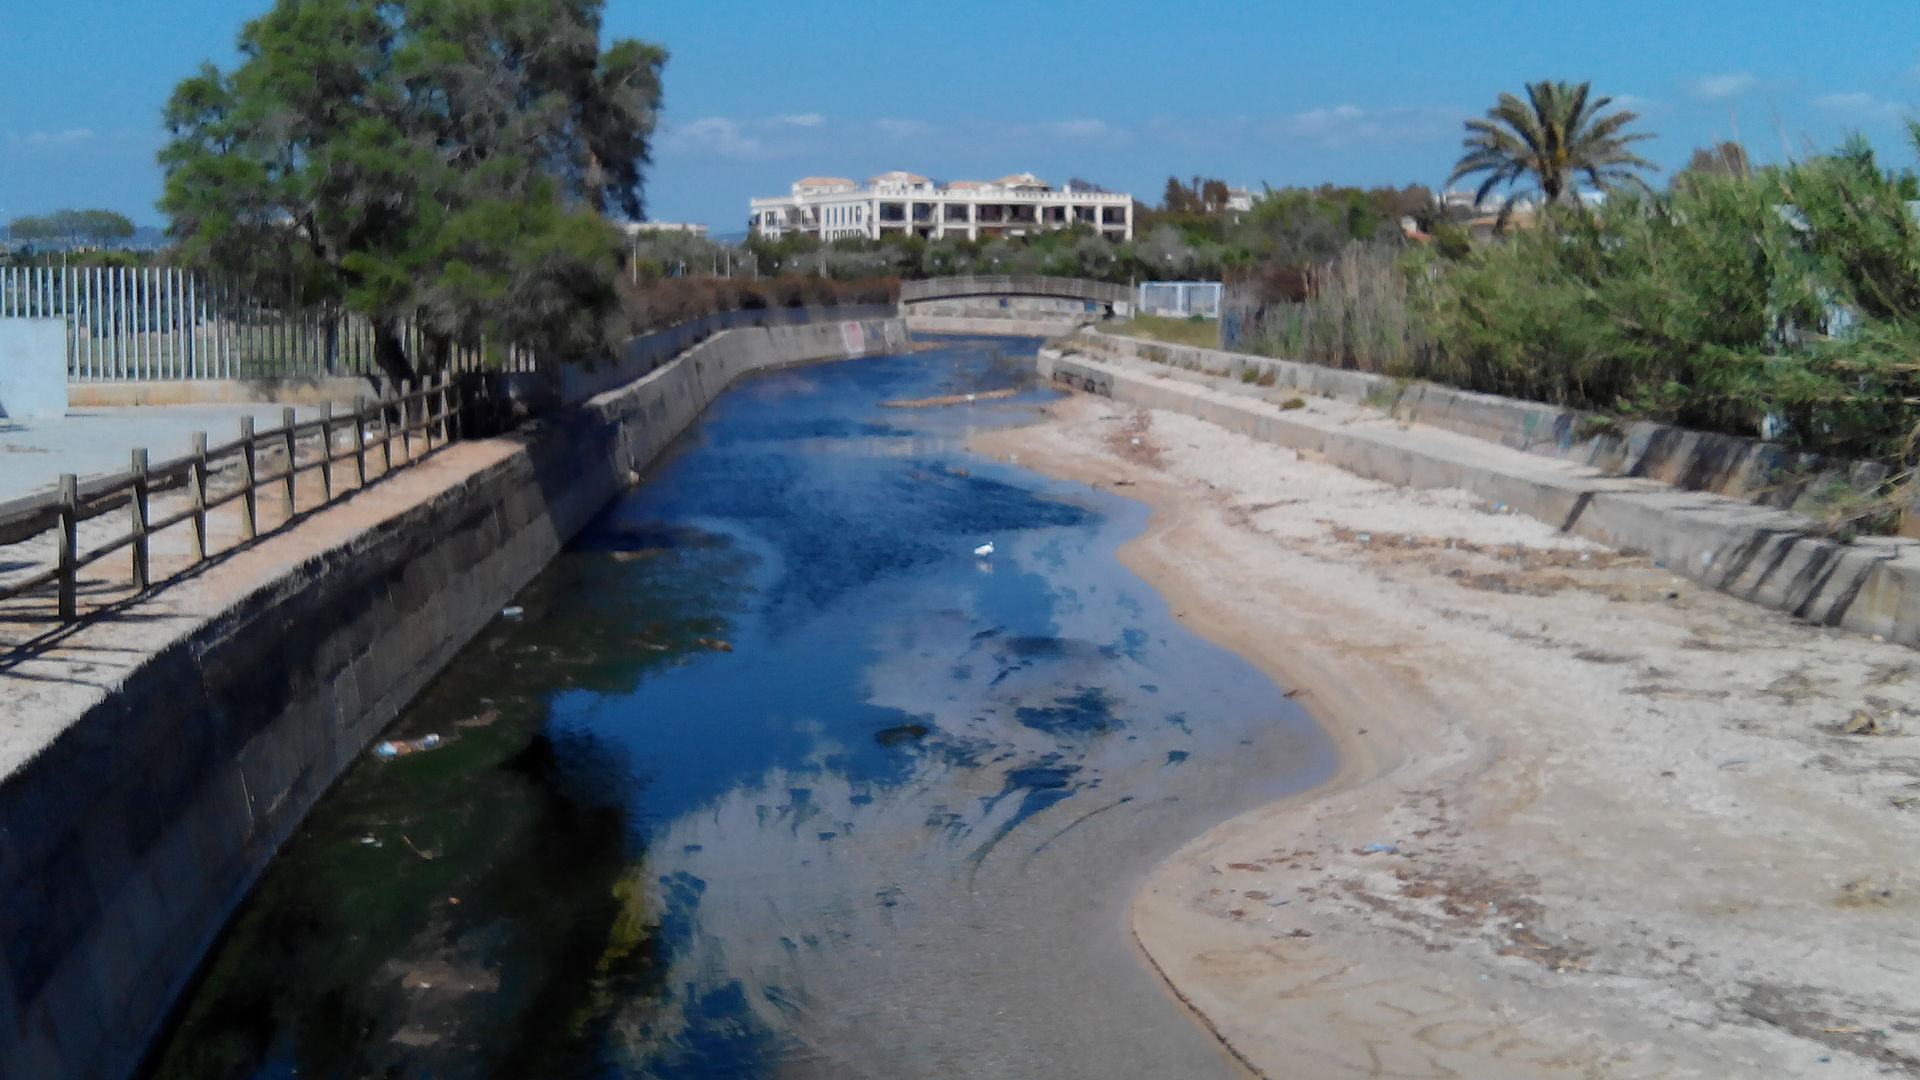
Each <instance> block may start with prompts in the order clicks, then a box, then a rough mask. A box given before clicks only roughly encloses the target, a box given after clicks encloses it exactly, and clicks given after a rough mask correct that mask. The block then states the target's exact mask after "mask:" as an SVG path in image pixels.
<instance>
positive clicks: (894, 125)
mask: <svg viewBox="0 0 1920 1080" xmlns="http://www.w3.org/2000/svg"><path fill="white" fill-rule="evenodd" d="M873 126H874V129H875V130H876V131H878V132H880V134H882V135H885V136H886V137H887V138H889V139H910V138H912V137H914V136H915V135H925V134H927V133H928V132H930V131H932V130H933V125H932V124H929V123H927V122H926V121H924V120H893V119H884V118H883V119H880V120H875V121H874V122H873Z"/></svg>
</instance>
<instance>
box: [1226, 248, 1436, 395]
mask: <svg viewBox="0 0 1920 1080" xmlns="http://www.w3.org/2000/svg"><path fill="white" fill-rule="evenodd" d="M1408 260H1412V261H1413V262H1414V264H1416V265H1418V266H1420V267H1424V266H1425V264H1426V260H1425V259H1424V258H1423V256H1421V255H1420V254H1419V253H1417V252H1416V253H1409V252H1407V251H1406V250H1405V249H1404V248H1402V247H1401V246H1400V245H1398V244H1391V243H1385V242H1380V241H1373V242H1364V243H1363V242H1361V241H1357V240H1355V241H1349V242H1348V243H1347V244H1346V245H1345V246H1344V247H1342V248H1341V249H1340V251H1339V254H1338V256H1337V257H1336V258H1334V259H1332V260H1330V261H1328V262H1326V263H1323V264H1322V265H1320V266H1318V267H1316V268H1314V270H1313V271H1312V272H1311V273H1310V274H1309V275H1308V280H1307V283H1306V291H1305V295H1304V296H1303V297H1302V298H1300V299H1299V300H1297V301H1296V302H1293V303H1278V304H1271V305H1269V306H1268V307H1267V308H1266V309H1265V310H1264V311H1262V312H1261V314H1260V317H1259V319H1258V320H1257V321H1256V322H1255V323H1254V324H1253V325H1252V326H1250V327H1248V328H1247V331H1246V334H1245V335H1244V337H1243V339H1242V342H1241V344H1242V346H1243V347H1246V348H1251V349H1253V350H1255V351H1258V352H1264V353H1268V354H1270V355H1273V356H1282V357H1286V358H1289V359H1295V360H1308V361H1312V362H1314V363H1321V364H1330V365H1333V366H1336V367H1343V368H1352V369H1356V370H1359V371H1373V372H1399V371H1401V370H1403V369H1406V368H1408V367H1409V366H1411V365H1412V364H1413V363H1414V362H1415V360H1416V357H1418V356H1419V355H1420V353H1421V352H1422V350H1424V349H1425V348H1427V340H1426V335H1425V332H1424V329H1423V328H1422V326H1421V324H1420V320H1419V318H1418V314H1417V312H1416V311H1415V309H1414V307H1413V305H1412V302H1411V300H1410V298H1409V296H1408V290H1407V280H1408V269H1407V265H1406V264H1407V262H1408ZM1416 272H1420V273H1424V269H1422V270H1419V271H1416Z"/></svg>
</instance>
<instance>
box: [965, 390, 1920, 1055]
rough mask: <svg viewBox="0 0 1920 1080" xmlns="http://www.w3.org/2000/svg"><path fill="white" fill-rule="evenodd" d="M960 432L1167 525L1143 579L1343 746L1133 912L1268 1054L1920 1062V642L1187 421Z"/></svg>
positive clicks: (1090, 422)
mask: <svg viewBox="0 0 1920 1080" xmlns="http://www.w3.org/2000/svg"><path fill="white" fill-rule="evenodd" d="M976 445H977V447H978V448H979V449H980V450H982V451H983V452H986V453H990V454H993V455H995V456H999V457H1002V458H1016V457H1017V460H1018V461H1019V463H1020V464H1022V465H1025V466H1029V467H1032V468H1036V469H1039V470H1042V471H1045V472H1050V473H1054V474H1057V475H1061V476H1068V477H1073V478H1075V479H1079V480H1083V481H1086V482H1088V483H1092V484H1096V485H1098V486H1101V487H1113V486H1115V485H1119V490H1121V491H1122V492H1124V493H1126V494H1129V495H1131V496H1133V497H1136V498H1139V499H1142V500H1143V501H1145V502H1147V503H1148V504H1149V505H1151V506H1152V507H1153V509H1154V516H1153V519H1152V522H1151V524H1150V526H1149V528H1148V531H1147V532H1146V533H1145V534H1144V535H1142V536H1141V537H1140V538H1138V539H1137V540H1135V541H1133V542H1132V543H1131V544H1129V545H1128V546H1127V547H1126V548H1124V549H1123V551H1122V556H1123V558H1124V559H1125V561H1126V562H1127V563H1128V565H1130V566H1131V567H1133V568H1134V569H1135V570H1136V571H1137V572H1139V573H1140V574H1142V575H1143V576H1144V577H1146V578H1147V579H1148V580H1149V581H1151V582H1153V583H1154V585H1155V586H1156V587H1157V588H1159V589H1160V590H1161V591H1162V592H1163V594H1164V595H1165V596H1166V597H1167V598H1168V599H1169V601H1170V602H1171V603H1172V604H1173V606H1174V610H1175V611H1176V612H1180V613H1181V614H1182V617H1183V619H1184V621H1186V622H1187V623H1188V624H1189V625H1190V626H1191V627H1192V628H1193V629H1195V630H1196V631H1197V632H1199V633H1201V634H1203V635H1205V636H1207V637H1209V638H1212V639H1214V640H1216V641H1218V642H1220V643H1222V644H1225V645H1228V646H1229V647H1231V648H1234V649H1236V650H1237V651H1239V652H1241V653H1242V654H1244V655H1246V656H1247V657H1249V658H1250V659H1252V660H1253V661H1254V662H1256V663H1258V664H1260V665H1261V666H1263V667H1264V668H1265V669H1266V670H1268V671H1269V672H1270V673H1271V674H1272V675H1273V676H1274V677H1275V678H1276V679H1278V680H1279V681H1281V682H1283V683H1284V684H1285V685H1287V686H1289V687H1291V688H1294V689H1295V690H1296V691H1297V692H1298V693H1299V695H1300V696H1301V699H1302V700H1304V701H1305V702H1306V703H1307V704H1308V705H1309V707H1310V708H1311V709H1312V710H1313V712H1314V713H1315V714H1316V716H1317V717H1318V718H1319V719H1320V720H1321V722H1322V723H1323V724H1324V725H1325V726H1326V727H1327V729H1328V731H1329V732H1330V733H1331V734H1332V735H1333V736H1334V738H1335V739H1336V740H1337V741H1338V743H1339V744H1340V746H1341V748H1342V752H1343V765H1342V768H1341V769H1340V771H1339V773H1338V775H1337V776H1336V777H1335V778H1334V779H1333V780H1332V781H1331V782H1329V783H1328V784H1326V785H1324V786H1322V787H1321V788H1319V789H1316V790H1315V791H1313V792H1311V793H1309V794H1307V795H1304V796H1301V797H1297V798H1294V799H1289V800H1285V801H1283V802H1280V803H1276V804H1274V805H1271V806H1267V807H1264V808H1261V809H1259V810H1256V811H1253V812H1250V813H1247V814H1243V815H1241V816H1239V817H1236V818H1234V819H1232V820H1230V821H1227V822H1224V823H1222V824H1221V825H1219V826H1218V827H1216V828H1214V829H1212V830H1211V831H1209V832H1207V833H1206V834H1204V835H1202V836H1200V837H1198V838H1196V839H1194V840H1193V841H1192V842H1191V843H1189V844H1188V845H1186V846H1185V847H1184V848H1183V849H1181V850H1180V852H1178V853H1177V854H1176V855H1175V856H1174V857H1173V858H1171V859H1169V860H1168V861H1167V862H1165V863H1164V864H1162V865H1161V866H1160V867H1159V868H1158V869H1157V870H1156V871H1155V872H1154V873H1153V874H1152V875H1151V876H1150V877H1149V879H1148V880H1147V881H1146V882H1145V883H1144V885H1143V886H1142V888H1141V889H1140V891H1139V892H1138V894H1137V895H1136V897H1135V901H1134V908H1133V928H1134V932H1135V935H1136V937H1137V939H1138V941H1139V943H1140V945H1141V946H1142V948H1143V950H1144V952H1145V954H1146V956H1147V957H1148V958H1149V961H1150V962H1151V963H1152V964H1153V965H1154V966H1155V967H1156V968H1157V969H1158V970H1159V971H1160V972H1161V974H1162V975H1163V976H1164V977H1165V979H1166V980H1167V983H1168V985H1169V987H1170V988H1171V989H1172V991H1173V992H1174V993H1175V995H1176V996H1178V997H1179V998H1180V999H1181V1000H1183V1001H1185V1002H1186V1003H1187V1004H1188V1005H1189V1006H1190V1007H1191V1008H1192V1009H1193V1011H1194V1013H1195V1014H1196V1016H1197V1017H1198V1018H1199V1019H1200V1020H1201V1021H1202V1022H1203V1023H1204V1024H1205V1025H1207V1026H1208V1027H1209V1028H1211V1029H1212V1030H1213V1031H1215V1032H1216V1033H1217V1034H1218V1035H1219V1036H1220V1038H1221V1039H1222V1040H1223V1041H1224V1042H1225V1043H1226V1044H1227V1045H1228V1046H1229V1047H1230V1048H1231V1050H1232V1052H1233V1053H1234V1054H1236V1055H1237V1056H1239V1057H1240V1058H1241V1059H1242V1060H1243V1061H1244V1062H1245V1063H1246V1064H1247V1065H1248V1066H1249V1067H1250V1068H1252V1069H1253V1070H1254V1071H1256V1072H1258V1073H1260V1074H1262V1075H1266V1076H1272V1077H1347V1076H1392V1077H1441V1076H1460V1077H1474V1078H1496V1077H1532V1076H1605V1077H1655V1076H1661V1077H1664V1076H1699V1077H1728V1076H1740V1077H1746V1076H1752V1077H1797V1076H1818V1077H1855V1076H1859V1077H1865V1076H1885V1075H1920V918H1916V915H1917V914H1920V882H1916V881H1914V880H1912V874H1911V873H1909V872H1908V868H1910V867H1912V866H1913V865H1914V862H1915V860H1914V854H1913V853H1914V851H1915V850H1916V841H1917V840H1920V802H1916V801H1915V800H1916V796H1920V742H1916V741H1915V740H1914V738H1912V737H1911V736H1910V735H1909V734H1908V733H1914V734H1920V715H1917V714H1916V712H1915V710H1916V709H1920V655H1916V654H1915V653H1914V652H1913V651H1912V650H1909V649H1906V648H1903V647H1900V646H1894V645H1888V644H1883V643H1879V642H1874V641H1870V640H1867V639H1864V638H1860V637H1857V636H1855V635H1851V634H1847V633H1843V632H1839V631H1833V630H1829V629H1825V628H1820V627H1815V626H1810V625H1806V624H1804V623H1799V622H1796V621H1795V620H1793V619H1791V618H1790V617H1788V616H1785V615H1781V614H1778V613H1775V612H1771V611H1766V610H1763V609H1761V608H1758V607H1754V606H1751V605H1748V604H1744V603H1741V602H1739V601H1736V600H1733V599H1731V598H1728V597H1725V596H1722V595H1719V594H1716V593H1712V592H1709V591H1706V590H1703V589H1701V588H1699V587H1697V586H1694V585H1692V584H1690V583H1687V582H1685V581H1683V580H1681V579H1679V578H1676V577H1675V576H1673V575H1672V574H1670V573H1668V572H1667V571H1666V570H1665V569H1664V568H1662V567H1659V566H1657V565H1655V564H1653V563H1652V562H1650V561H1648V560H1647V559H1646V558H1644V557H1637V556H1635V555H1634V554H1633V553H1631V552H1626V553H1622V552H1615V551H1609V550H1607V549H1604V548H1601V547H1598V546H1596V545H1592V544H1589V543H1586V542H1584V541H1579V540H1574V539H1569V538H1567V537H1564V536H1561V535H1559V534H1558V533H1556V532H1555V531H1554V530H1553V529H1551V528H1550V527H1548V526H1546V525H1543V524H1541V523H1539V522H1536V521H1533V520H1531V519H1527V518H1523V517H1517V516H1514V515H1510V514H1504V513H1498V512H1495V511H1494V510H1493V509H1492V508H1489V507H1485V506H1481V505H1477V504H1476V503H1475V502H1474V501H1473V500H1472V499H1471V498H1470V497H1468V496H1466V495H1465V494H1464V493H1460V492H1449V491H1409V490H1404V489H1397V488H1391V487H1387V486H1385V485H1381V484H1378V483H1374V482H1371V481H1366V480H1362V479H1359V478H1357V477H1354V476H1352V475H1351V474H1348V473H1345V472H1343V471H1341V470H1339V469H1336V468H1333V467H1331V466H1328V465H1326V464H1323V463H1320V462H1316V461H1314V460H1311V456H1310V455H1309V456H1308V457H1305V458H1303V457H1302V456H1300V455H1298V454H1296V453H1295V452H1294V451H1292V450H1284V449H1279V448H1276V447H1272V446H1267V445H1263V444H1259V443H1255V442H1253V441H1252V440H1249V439H1246V438H1243V437H1240V436H1235V435H1230V434H1228V433H1226V432H1224V431H1222V430H1220V429H1218V428H1215V427H1212V426H1211V425H1207V424H1204V423H1201V422H1199V421H1196V420H1193V419H1191V418H1188V417H1184V416H1180V415H1177V414H1171V413H1159V412H1154V413H1142V412H1137V411H1136V410H1133V409H1131V408H1129V407H1124V406H1117V405H1115V404H1114V403H1113V402H1111V401H1108V400H1105V399H1101V398H1094V397H1083V396H1076V397H1073V398H1070V399H1067V400H1065V401H1062V402H1060V403H1059V404H1057V405H1056V406H1055V407H1054V409H1053V415H1052V417H1051V418H1050V419H1049V420H1048V421H1047V422H1045V423H1043V424H1040V425H1037V426H1033V427H1028V428H1023V429H1018V430H1013V431H1005V432H997V433H993V434H989V435H984V436H982V437H981V438H980V439H979V440H977V444H976ZM1848 729H1854V730H1855V731H1867V732H1878V733H1870V734H1858V733H1856V734H1849V733H1847V731H1848Z"/></svg>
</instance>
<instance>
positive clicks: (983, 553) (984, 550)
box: [973, 540, 993, 559]
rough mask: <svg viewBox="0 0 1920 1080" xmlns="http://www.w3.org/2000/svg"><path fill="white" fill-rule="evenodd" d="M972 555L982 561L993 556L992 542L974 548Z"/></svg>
mask: <svg viewBox="0 0 1920 1080" xmlns="http://www.w3.org/2000/svg"><path fill="white" fill-rule="evenodd" d="M973 553H974V554H975V555H978V556H980V557H981V558H983V559H984V558H986V557H987V556H989V555H991V554H993V541H991V540H989V541H987V542H986V543H984V544H981V545H980V546H979V547H977V548H974V549H973Z"/></svg>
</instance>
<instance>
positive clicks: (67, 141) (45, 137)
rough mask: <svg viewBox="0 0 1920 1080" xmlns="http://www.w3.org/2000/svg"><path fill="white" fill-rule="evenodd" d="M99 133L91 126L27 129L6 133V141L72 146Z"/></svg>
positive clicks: (25, 144) (90, 139) (34, 145)
mask: <svg viewBox="0 0 1920 1080" xmlns="http://www.w3.org/2000/svg"><path fill="white" fill-rule="evenodd" d="M98 137H99V135H98V133H97V132H95V131H94V130H93V129H92V128H67V129H65V130H63V131H29V132H27V133H26V134H25V135H17V134H15V133H13V132H11V131H10V132H8V133H7V142H9V143H12V144H15V145H24V146H33V147H40V146H72V145H74V144H76V143H83V142H92V141H93V140H94V139H96V138H98Z"/></svg>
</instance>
